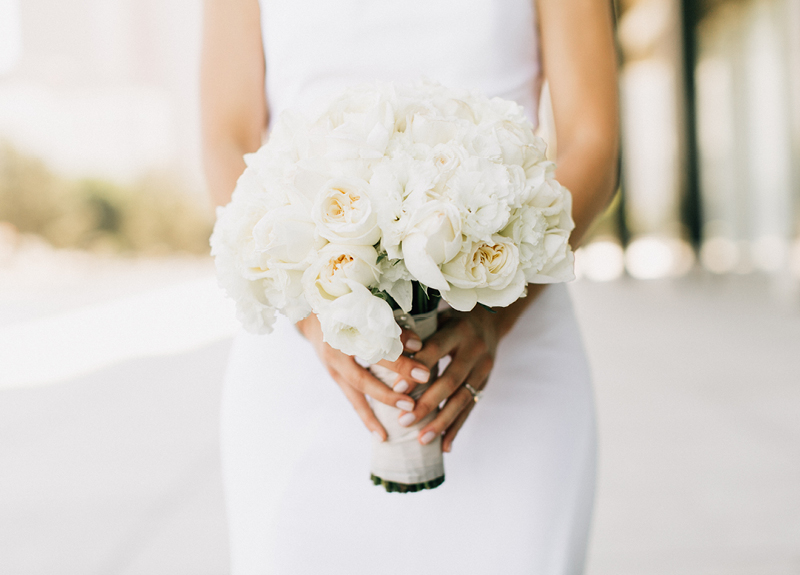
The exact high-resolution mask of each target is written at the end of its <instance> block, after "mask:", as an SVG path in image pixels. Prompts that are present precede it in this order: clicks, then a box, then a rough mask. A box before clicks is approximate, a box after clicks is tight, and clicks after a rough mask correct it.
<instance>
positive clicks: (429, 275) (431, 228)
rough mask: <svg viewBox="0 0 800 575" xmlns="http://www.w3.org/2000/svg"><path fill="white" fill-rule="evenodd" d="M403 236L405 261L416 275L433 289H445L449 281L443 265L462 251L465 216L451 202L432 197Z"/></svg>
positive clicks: (414, 217)
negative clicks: (462, 219)
mask: <svg viewBox="0 0 800 575" xmlns="http://www.w3.org/2000/svg"><path fill="white" fill-rule="evenodd" d="M410 224H411V225H410V226H409V228H408V230H407V232H406V235H405V237H403V244H402V249H403V260H404V262H405V264H406V267H407V268H408V271H409V272H411V275H413V276H414V278H415V279H416V280H417V281H419V282H420V283H422V284H423V285H426V286H428V287H430V288H433V289H437V290H441V291H445V290H447V289H449V285H448V283H447V280H446V279H445V277H444V276H443V275H442V272H441V270H440V269H439V266H440V265H442V264H444V263H445V262H448V261H450V260H451V259H453V258H454V257H456V255H457V254H458V253H459V251H460V250H461V242H462V238H461V216H460V214H459V212H458V209H457V208H456V207H455V206H454V205H453V204H451V203H449V202H443V201H440V200H430V201H428V202H426V203H425V204H423V205H422V207H421V208H420V209H419V210H418V211H417V212H416V213H414V215H413V216H412V219H411V222H410Z"/></svg>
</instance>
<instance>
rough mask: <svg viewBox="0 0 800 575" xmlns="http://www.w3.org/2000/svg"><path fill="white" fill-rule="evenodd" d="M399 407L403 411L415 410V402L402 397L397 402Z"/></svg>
mask: <svg viewBox="0 0 800 575" xmlns="http://www.w3.org/2000/svg"><path fill="white" fill-rule="evenodd" d="M395 405H396V406H397V409H402V410H403V411H414V404H413V403H412V402H410V401H406V400H405V399H401V400H400V401H398V402H397V403H395Z"/></svg>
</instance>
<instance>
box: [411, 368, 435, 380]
mask: <svg viewBox="0 0 800 575" xmlns="http://www.w3.org/2000/svg"><path fill="white" fill-rule="evenodd" d="M430 376H431V372H430V371H428V370H427V369H422V368H421V367H415V368H414V369H412V370H411V377H413V378H414V379H416V380H417V381H418V382H420V383H428V379H429V378H430Z"/></svg>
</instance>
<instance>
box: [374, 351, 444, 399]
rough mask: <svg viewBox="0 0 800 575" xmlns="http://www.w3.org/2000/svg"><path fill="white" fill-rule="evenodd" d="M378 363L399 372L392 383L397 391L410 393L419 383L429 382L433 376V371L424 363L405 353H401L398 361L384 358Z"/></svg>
mask: <svg viewBox="0 0 800 575" xmlns="http://www.w3.org/2000/svg"><path fill="white" fill-rule="evenodd" d="M378 365H381V366H383V367H385V368H386V369H389V370H391V371H393V372H395V373H396V374H397V379H396V380H395V381H394V383H393V384H392V388H393V389H394V390H395V391H396V392H397V393H410V392H411V390H412V389H414V388H415V387H416V386H417V384H418V383H428V380H429V379H430V377H431V372H430V370H429V369H428V367H427V366H426V365H425V364H424V363H421V362H419V361H416V359H412V358H410V357H407V356H405V355H401V356H400V357H399V358H397V360H396V361H386V360H385V359H382V360H381V361H379V362H378Z"/></svg>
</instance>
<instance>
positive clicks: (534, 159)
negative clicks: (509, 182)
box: [493, 120, 546, 168]
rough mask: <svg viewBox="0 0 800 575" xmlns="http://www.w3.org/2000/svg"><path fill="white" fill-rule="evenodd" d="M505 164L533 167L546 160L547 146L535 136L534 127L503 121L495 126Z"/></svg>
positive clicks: (495, 133) (494, 129)
mask: <svg viewBox="0 0 800 575" xmlns="http://www.w3.org/2000/svg"><path fill="white" fill-rule="evenodd" d="M493 131H494V135H495V137H496V138H497V142H498V144H499V145H500V149H501V150H502V161H503V163H504V164H509V165H516V166H522V167H523V168H524V167H526V166H532V165H534V164H536V163H538V162H542V161H544V160H545V149H546V144H545V143H544V140H542V139H541V138H537V137H536V136H535V135H534V134H533V126H532V125H526V124H521V123H519V122H512V121H509V120H502V121H500V122H497V123H496V124H494V126H493Z"/></svg>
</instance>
